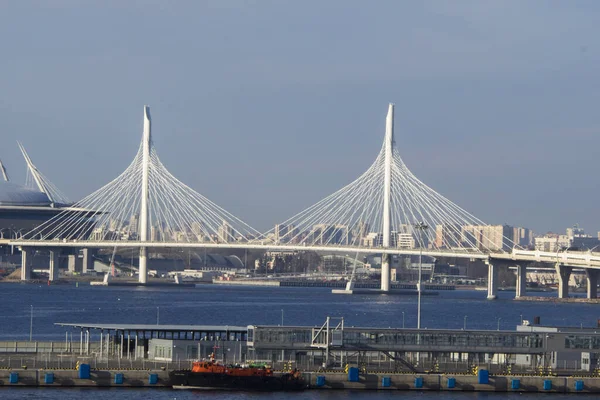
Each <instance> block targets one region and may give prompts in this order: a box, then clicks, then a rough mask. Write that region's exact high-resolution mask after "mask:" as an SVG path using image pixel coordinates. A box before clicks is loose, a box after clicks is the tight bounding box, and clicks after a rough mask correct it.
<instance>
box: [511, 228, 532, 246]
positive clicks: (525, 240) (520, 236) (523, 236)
mask: <svg viewBox="0 0 600 400" xmlns="http://www.w3.org/2000/svg"><path fill="white" fill-rule="evenodd" d="M512 241H513V243H514V244H515V245H516V246H519V247H522V248H524V249H527V248H529V247H531V246H533V231H532V230H531V229H528V228H520V227H515V228H513V239H512Z"/></svg>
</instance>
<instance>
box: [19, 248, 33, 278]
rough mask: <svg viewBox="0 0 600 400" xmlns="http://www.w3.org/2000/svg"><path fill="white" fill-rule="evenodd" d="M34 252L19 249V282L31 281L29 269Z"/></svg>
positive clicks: (28, 249)
mask: <svg viewBox="0 0 600 400" xmlns="http://www.w3.org/2000/svg"><path fill="white" fill-rule="evenodd" d="M33 253H34V250H33V249H30V248H27V247H23V248H21V280H22V281H28V280H30V279H31V269H32V265H33Z"/></svg>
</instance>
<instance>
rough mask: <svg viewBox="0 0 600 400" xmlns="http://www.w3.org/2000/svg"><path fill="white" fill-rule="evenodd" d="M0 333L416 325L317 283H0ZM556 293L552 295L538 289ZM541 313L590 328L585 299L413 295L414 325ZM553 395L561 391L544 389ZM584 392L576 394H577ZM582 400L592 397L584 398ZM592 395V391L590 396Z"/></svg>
mask: <svg viewBox="0 0 600 400" xmlns="http://www.w3.org/2000/svg"><path fill="white" fill-rule="evenodd" d="M0 293H1V298H2V307H1V308H0V340H27V339H29V332H30V324H31V316H32V310H33V325H32V326H33V340H39V341H49V340H64V338H65V332H66V331H67V332H73V336H75V335H76V334H78V333H79V331H72V330H65V328H63V327H59V326H56V325H54V323H56V322H64V323H131V324H156V323H157V319H158V322H159V323H160V324H182V325H187V324H191V325H194V324H195V325H242V326H243V325H249V324H255V325H278V324H281V323H282V320H283V324H284V325H311V326H315V325H319V326H320V325H322V324H323V323H324V321H325V318H326V317H327V316H332V317H344V322H345V324H346V326H363V327H365V326H371V327H402V325H403V324H404V326H405V327H407V328H409V327H415V326H416V321H417V316H416V311H417V298H416V296H405V295H355V296H345V295H333V294H332V293H331V290H330V289H326V288H277V287H232V286H217V285H202V286H199V287H196V288H193V287H179V288H173V287H147V288H143V287H139V288H138V287H118V286H116V287H93V286H88V285H80V286H79V287H76V286H75V285H74V284H68V285H66V284H65V285H52V286H47V285H33V284H0ZM542 295H546V296H556V293H543V294H542ZM535 316H539V317H540V318H541V322H542V324H544V325H553V326H556V325H557V326H578V327H579V326H583V327H594V326H596V324H597V320H598V318H600V309H599V308H598V306H597V305H593V304H577V303H554V302H521V301H515V300H514V293H512V292H500V296H499V299H497V300H495V301H488V300H486V292H485V291H468V290H467V291H463V290H456V291H440V292H439V295H437V296H423V297H422V320H421V321H422V322H421V324H422V327H424V328H425V327H426V328H451V329H461V328H464V326H465V325H466V327H467V329H498V328H500V329H501V330H514V329H515V326H516V325H518V324H519V323H520V321H521V319H522V318H523V319H528V320H533V319H534V317H535ZM400 395H401V396H402V397H403V398H406V399H415V398H418V399H423V400H428V399H430V398H431V399H432V398H433V397H434V396H435V398H436V399H438V398H440V399H445V400H447V399H461V400H463V399H464V400H467V399H515V398H517V397H518V398H520V399H523V398H525V397H529V398H534V397H535V398H536V399H537V398H539V397H541V396H543V395H542V394H540V395H535V394H527V395H526V394H523V395H520V394H493V393H456V392H452V393H449V392H446V393H444V392H441V393H439V392H437V393H434V394H432V393H426V392H400V393H398V392H350V391H343V392H331V391H327V392H315V391H309V392H305V393H299V394H289V393H286V394H278V393H271V394H260V395H254V394H248V393H212V392H211V393H197V392H180V391H177V392H174V391H172V390H160V389H159V390H156V389H120V390H119V389H106V390H103V389H60V388H47V389H26V388H25V389H24V388H0V398H2V399H4V398H7V399H8V398H14V399H23V398H25V399H26V398H31V399H34V398H35V399H38V398H47V399H61V400H65V399H71V398H73V399H75V398H77V399H81V398H82V397H91V398H94V399H109V398H110V399H114V398H127V399H138V398H139V399H199V398H210V399H252V398H261V399H262V398H270V399H279V398H297V399H324V398H327V399H330V398H331V399H342V398H343V399H346V398H353V399H362V398H367V397H369V398H372V397H374V398H378V399H385V398H391V397H392V396H400ZM552 397H553V399H561V398H563V397H564V396H562V395H553V396H552ZM577 397H578V398H585V397H586V396H585V395H577ZM590 398H591V397H590ZM594 398H596V396H594Z"/></svg>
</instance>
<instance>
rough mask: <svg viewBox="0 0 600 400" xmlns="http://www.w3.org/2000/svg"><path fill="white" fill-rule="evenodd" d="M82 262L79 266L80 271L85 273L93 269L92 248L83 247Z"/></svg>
mask: <svg viewBox="0 0 600 400" xmlns="http://www.w3.org/2000/svg"><path fill="white" fill-rule="evenodd" d="M82 253H83V263H82V266H81V273H82V274H86V273H87V272H88V271H91V270H93V269H94V259H93V258H92V250H90V249H83V251H82Z"/></svg>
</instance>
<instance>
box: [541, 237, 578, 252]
mask: <svg viewBox="0 0 600 400" xmlns="http://www.w3.org/2000/svg"><path fill="white" fill-rule="evenodd" d="M570 246H571V241H570V240H569V237H568V236H567V235H559V234H556V233H551V232H550V233H547V234H545V235H544V236H541V237H536V238H535V249H536V250H539V251H551V252H554V251H558V250H560V249H566V248H569V247H570Z"/></svg>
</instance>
